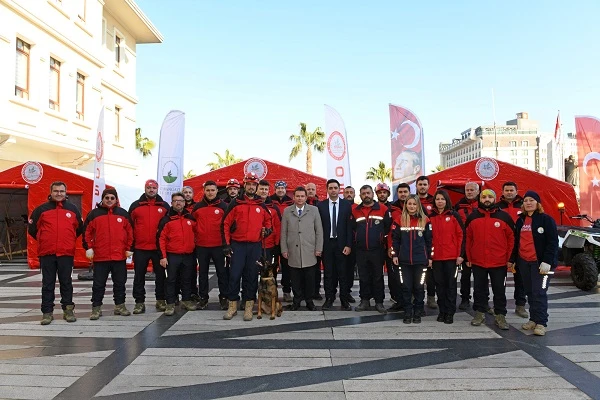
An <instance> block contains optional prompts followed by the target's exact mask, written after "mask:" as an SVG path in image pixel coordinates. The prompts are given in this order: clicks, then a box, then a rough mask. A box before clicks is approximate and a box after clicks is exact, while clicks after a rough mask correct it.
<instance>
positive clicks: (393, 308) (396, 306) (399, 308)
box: [387, 303, 404, 312]
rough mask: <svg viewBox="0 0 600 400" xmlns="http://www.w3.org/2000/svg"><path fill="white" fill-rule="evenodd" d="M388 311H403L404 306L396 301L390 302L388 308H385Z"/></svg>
mask: <svg viewBox="0 0 600 400" xmlns="http://www.w3.org/2000/svg"><path fill="white" fill-rule="evenodd" d="M387 310H388V312H404V307H403V306H401V305H400V304H398V303H394V304H392V306H391V307H390V308H388V309H387Z"/></svg>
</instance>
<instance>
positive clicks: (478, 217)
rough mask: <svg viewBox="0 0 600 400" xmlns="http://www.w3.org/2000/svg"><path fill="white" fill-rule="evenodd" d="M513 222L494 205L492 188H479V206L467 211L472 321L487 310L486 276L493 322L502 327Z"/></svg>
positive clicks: (475, 322) (505, 325)
mask: <svg viewBox="0 0 600 400" xmlns="http://www.w3.org/2000/svg"><path fill="white" fill-rule="evenodd" d="M514 230H515V224H514V222H513V220H512V218H511V217H510V215H509V214H508V213H506V212H504V211H502V210H500V209H498V207H496V193H494V191H493V190H491V189H485V190H483V191H482V192H481V196H480V200H479V207H478V209H477V210H475V211H473V212H472V213H471V214H469V217H468V218H467V222H466V232H467V240H466V246H465V250H466V253H467V260H468V261H467V266H468V267H470V268H471V269H472V271H473V309H474V310H475V317H474V318H473V320H472V321H471V325H473V326H479V325H481V324H482V323H483V322H484V321H485V312H486V311H487V310H488V301H489V294H490V292H489V286H488V277H489V279H490V281H491V284H492V292H493V294H494V297H493V302H494V313H495V323H496V326H498V327H499V328H500V329H502V330H507V329H508V323H507V322H506V272H507V268H509V267H510V266H511V263H510V262H509V260H510V256H511V253H512V250H513V247H514V238H515V236H514Z"/></svg>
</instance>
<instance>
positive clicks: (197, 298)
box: [191, 293, 201, 303]
mask: <svg viewBox="0 0 600 400" xmlns="http://www.w3.org/2000/svg"><path fill="white" fill-rule="evenodd" d="M191 299H192V301H193V302H194V303H198V302H199V301H200V300H201V299H200V296H198V295H197V294H196V293H194V294H192V296H191Z"/></svg>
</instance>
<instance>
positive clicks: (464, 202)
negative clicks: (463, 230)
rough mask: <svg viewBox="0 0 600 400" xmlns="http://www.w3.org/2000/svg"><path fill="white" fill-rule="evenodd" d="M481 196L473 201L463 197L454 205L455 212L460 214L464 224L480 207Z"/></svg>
mask: <svg viewBox="0 0 600 400" xmlns="http://www.w3.org/2000/svg"><path fill="white" fill-rule="evenodd" d="M478 199H479V195H478V196H477V198H475V199H473V200H469V199H467V198H466V197H463V198H462V199H460V200H459V201H458V203H456V204H455V205H454V211H456V212H457V213H458V215H459V216H460V219H461V220H462V222H463V224H464V223H465V222H466V221H467V217H468V216H469V214H471V213H472V212H473V211H475V210H477V207H479V200H478Z"/></svg>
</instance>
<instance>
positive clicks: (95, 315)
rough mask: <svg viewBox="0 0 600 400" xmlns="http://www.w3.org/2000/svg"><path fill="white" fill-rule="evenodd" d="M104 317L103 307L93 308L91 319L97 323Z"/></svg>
mask: <svg viewBox="0 0 600 400" xmlns="http://www.w3.org/2000/svg"><path fill="white" fill-rule="evenodd" d="M101 316H102V306H97V307H92V313H91V314H90V319H91V320H92V321H95V320H97V319H100V317H101Z"/></svg>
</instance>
